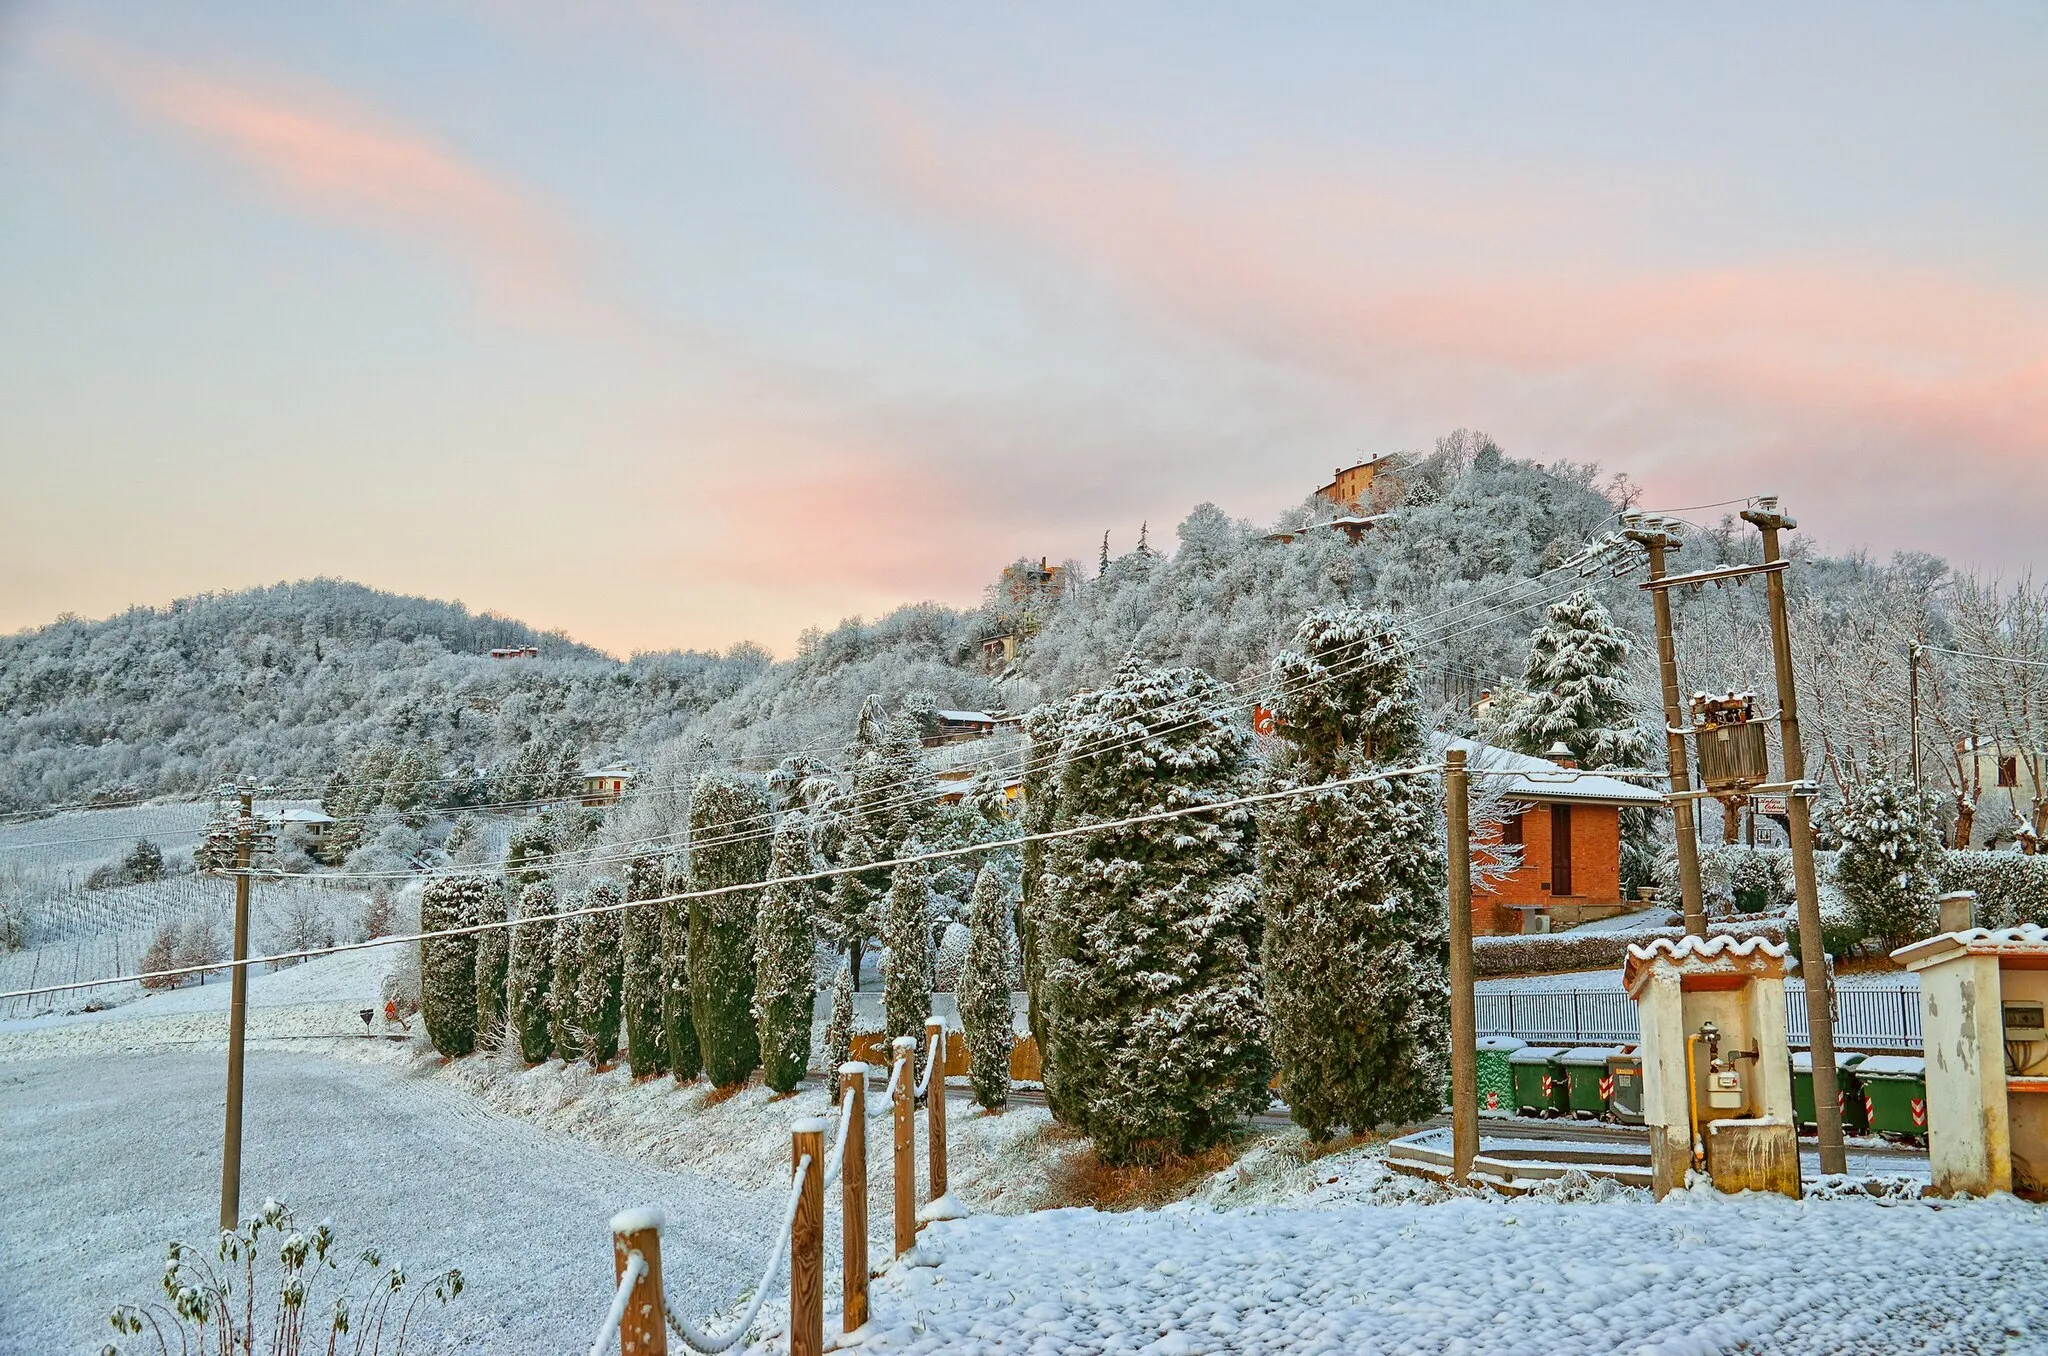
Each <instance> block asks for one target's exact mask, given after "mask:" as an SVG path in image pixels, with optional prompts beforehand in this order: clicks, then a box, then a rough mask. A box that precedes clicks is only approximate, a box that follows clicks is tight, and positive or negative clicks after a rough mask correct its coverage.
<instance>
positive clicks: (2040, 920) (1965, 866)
mask: <svg viewBox="0 0 2048 1356" xmlns="http://www.w3.org/2000/svg"><path fill="white" fill-rule="evenodd" d="M1935 884H1936V888H1937V889H1939V890H1940V891H1941V892H1942V893H1944V894H1946V893H1948V892H1949V891H1952V890H1974V891H1976V894H1977V923H1978V925H1979V926H1980V927H1987V928H2009V927H2014V926H2017V925H2018V924H2021V923H2036V924H2048V857H2044V856H2039V855H2033V856H2030V855H2028V854H2025V853H2020V852H1974V851H1973V852H1944V853H1942V854H1941V860H1940V862H1939V864H1937V866H1936V867H1935Z"/></svg>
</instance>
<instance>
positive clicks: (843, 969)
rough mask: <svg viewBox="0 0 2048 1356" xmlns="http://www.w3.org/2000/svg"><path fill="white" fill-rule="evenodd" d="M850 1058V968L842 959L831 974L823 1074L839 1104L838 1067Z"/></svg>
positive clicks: (851, 993) (851, 1007)
mask: <svg viewBox="0 0 2048 1356" xmlns="http://www.w3.org/2000/svg"><path fill="white" fill-rule="evenodd" d="M852 1059H853V967H852V966H851V965H849V964H846V963H845V962H841V963H840V965H839V967H838V973H836V974H835V975H833V977H832V1011H831V1013H830V1014H829V1015H828V1016H827V1017H826V1018H825V1075H826V1077H828V1078H829V1079H831V1081H832V1104H833V1105H834V1106H837V1105H838V1104H839V1070H840V1068H841V1067H843V1066H844V1065H845V1064H847V1063H848V1062H849V1061H851V1060H852Z"/></svg>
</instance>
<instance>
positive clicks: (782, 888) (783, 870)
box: [754, 814, 818, 1092]
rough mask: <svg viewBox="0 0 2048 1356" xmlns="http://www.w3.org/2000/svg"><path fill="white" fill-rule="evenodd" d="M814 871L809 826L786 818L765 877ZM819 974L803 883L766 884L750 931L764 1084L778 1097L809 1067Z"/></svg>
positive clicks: (791, 1088) (777, 832) (790, 816)
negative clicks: (756, 916)
mask: <svg viewBox="0 0 2048 1356" xmlns="http://www.w3.org/2000/svg"><path fill="white" fill-rule="evenodd" d="M812 869H813V863H812V858H811V839H810V826H809V825H807V824H806V823H805V822H804V818H803V816H802V815H799V814H788V815H784V816H783V817H782V822H781V823H780V824H779V825H777V826H776V829H775V849H774V855H773V857H772V859H771V861H770V863H769V867H768V875H769V877H770V878H771V879H781V878H783V877H787V876H797V875H803V874H804V873H806V872H809V871H810V870H812ZM817 975H818V968H817V942H816V939H815V937H814V935H813V933H812V930H811V907H810V892H809V891H808V890H807V889H806V888H805V887H804V886H803V885H801V884H794V885H770V886H769V887H768V888H767V889H765V890H763V891H761V911H760V914H759V916H758V918H757V919H756V923H755V928H754V1012H755V1034H756V1039H757V1041H758V1043H759V1044H760V1047H761V1076H762V1081H763V1082H765V1083H767V1085H768V1086H769V1087H771V1088H773V1089H775V1090H776V1091H777V1092H793V1091H795V1089H796V1085H797V1083H798V1082H799V1081H800V1080H801V1079H802V1078H803V1076H804V1070H805V1069H806V1068H808V1067H809V1065H810V1062H811V1010H812V1008H813V1007H814V1006H815V1005H816V1003H817V998H818V986H817Z"/></svg>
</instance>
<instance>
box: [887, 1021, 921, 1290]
mask: <svg viewBox="0 0 2048 1356" xmlns="http://www.w3.org/2000/svg"><path fill="white" fill-rule="evenodd" d="M890 1045H891V1048H892V1049H893V1051H894V1053H895V1083H896V1095H895V1101H894V1103H893V1104H892V1105H891V1106H890V1113H891V1115H892V1117H893V1120H894V1127H893V1128H894V1130H895V1151H896V1152H895V1160H896V1180H895V1183H894V1185H895V1189H896V1201H895V1205H896V1255H897V1256H898V1257H901V1256H902V1255H903V1254H904V1253H906V1252H909V1251H910V1250H911V1249H912V1248H914V1247H916V1246H917V1108H916V1098H917V1037H915V1036H898V1037H897V1038H896V1039H895V1040H894V1041H892V1042H890Z"/></svg>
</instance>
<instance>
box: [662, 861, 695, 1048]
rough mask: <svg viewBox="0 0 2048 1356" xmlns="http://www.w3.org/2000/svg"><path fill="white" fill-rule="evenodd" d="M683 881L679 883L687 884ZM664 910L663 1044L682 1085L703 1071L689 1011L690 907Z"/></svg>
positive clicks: (665, 905)
mask: <svg viewBox="0 0 2048 1356" xmlns="http://www.w3.org/2000/svg"><path fill="white" fill-rule="evenodd" d="M687 880H688V877H687V876H686V877H685V878H684V880H683V881H677V882H674V883H676V884H684V883H687ZM660 907H661V1044H662V1057H663V1058H664V1059H665V1060H667V1062H668V1071H669V1072H670V1073H672V1074H674V1075H675V1076H676V1081H677V1082H679V1083H687V1082H689V1081H690V1080H691V1079H693V1078H695V1077H696V1076H697V1075H698V1074H700V1073H702V1072H704V1052H703V1049H702V1048H701V1047H700V1046H699V1045H698V1042H697V1020H696V1017H695V1015H694V1014H693V1013H692V1011H691V1008H690V906H689V905H688V904H663V905H661V906H660Z"/></svg>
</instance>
